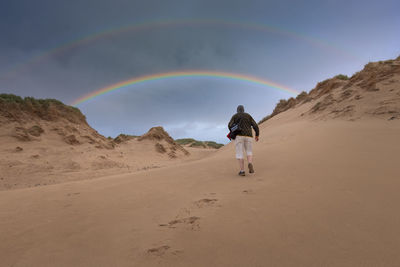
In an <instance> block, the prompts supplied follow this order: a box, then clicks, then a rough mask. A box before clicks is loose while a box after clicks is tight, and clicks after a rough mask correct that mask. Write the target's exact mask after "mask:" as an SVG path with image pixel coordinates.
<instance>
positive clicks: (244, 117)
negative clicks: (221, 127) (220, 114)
mask: <svg viewBox="0 0 400 267" xmlns="http://www.w3.org/2000/svg"><path fill="white" fill-rule="evenodd" d="M236 123H239V127H240V129H241V130H240V132H239V133H238V134H237V135H241V136H250V137H253V132H252V130H251V127H253V129H254V131H255V132H256V136H259V134H260V130H259V129H258V125H257V123H256V122H255V121H254V119H253V118H252V117H251V116H250V114H248V113H245V112H238V113H236V114H235V115H233V116H232V119H231V120H230V122H229V124H228V128H229V129H230V128H231V127H232V125H234V124H236Z"/></svg>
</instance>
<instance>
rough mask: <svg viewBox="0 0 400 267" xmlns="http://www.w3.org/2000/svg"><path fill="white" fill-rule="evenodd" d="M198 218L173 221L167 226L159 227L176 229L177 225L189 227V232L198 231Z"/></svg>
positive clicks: (192, 217)
mask: <svg viewBox="0 0 400 267" xmlns="http://www.w3.org/2000/svg"><path fill="white" fill-rule="evenodd" d="M199 220H200V217H197V216H191V217H186V218H182V219H175V220H172V221H170V222H169V223H168V224H159V226H168V227H169V228H177V227H178V226H179V225H185V226H189V227H190V229H191V230H197V229H200V224H199Z"/></svg>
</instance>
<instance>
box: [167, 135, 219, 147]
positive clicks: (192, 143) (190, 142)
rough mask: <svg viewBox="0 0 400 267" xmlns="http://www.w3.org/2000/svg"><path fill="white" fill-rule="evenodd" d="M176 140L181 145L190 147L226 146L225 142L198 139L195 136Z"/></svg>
mask: <svg viewBox="0 0 400 267" xmlns="http://www.w3.org/2000/svg"><path fill="white" fill-rule="evenodd" d="M175 142H176V143H178V144H180V145H188V146H190V147H203V148H215V149H219V148H221V147H223V146H224V145H223V144H218V143H216V142H214V141H198V140H195V139H193V138H182V139H176V140H175Z"/></svg>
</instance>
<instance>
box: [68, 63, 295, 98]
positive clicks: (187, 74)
mask: <svg viewBox="0 0 400 267" xmlns="http://www.w3.org/2000/svg"><path fill="white" fill-rule="evenodd" d="M177 77H181V78H193V77H205V78H221V79H230V80H237V81H244V82H249V83H253V84H258V85H262V86H266V87H270V88H274V89H278V90H280V91H283V92H287V93H289V94H291V95H294V96H295V95H297V94H299V92H298V91H296V90H294V89H291V88H289V87H287V86H285V85H282V84H278V83H275V82H272V81H269V80H265V79H260V78H257V77H254V76H250V75H244V74H238V73H230V72H219V71H202V70H197V71H196V70H195V71H175V72H164V73H158V74H151V75H145V76H140V77H135V78H132V79H129V80H125V81H121V82H118V83H115V84H112V85H109V86H107V87H104V88H101V89H98V90H95V91H93V92H91V93H89V94H86V95H83V96H81V97H79V98H77V99H76V100H75V101H73V102H72V103H71V105H72V106H77V105H79V104H82V103H84V102H86V101H88V100H90V99H93V98H95V97H97V96H101V95H104V94H107V93H110V92H113V91H115V90H117V89H120V88H124V87H128V86H132V85H135V84H139V83H145V82H150V81H156V80H163V79H169V78H177Z"/></svg>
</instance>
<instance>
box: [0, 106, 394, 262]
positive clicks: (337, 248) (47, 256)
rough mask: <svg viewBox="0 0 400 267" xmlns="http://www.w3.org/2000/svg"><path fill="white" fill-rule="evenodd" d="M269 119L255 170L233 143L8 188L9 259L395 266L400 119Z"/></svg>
mask: <svg viewBox="0 0 400 267" xmlns="http://www.w3.org/2000/svg"><path fill="white" fill-rule="evenodd" d="M294 113H296V114H297V115H298V114H299V113H298V111H296V112H295V111H293V113H291V111H289V112H286V113H285V114H281V115H278V116H276V118H273V119H271V120H270V121H267V122H266V123H264V124H262V125H261V140H260V142H258V143H257V144H256V145H255V146H254V153H255V159H254V160H255V163H254V165H255V170H256V173H255V174H254V175H248V174H247V176H246V177H239V176H237V171H238V170H237V163H236V160H235V159H234V148H233V146H232V145H228V146H226V147H224V148H222V149H220V151H218V152H217V153H214V154H212V155H211V156H208V157H205V158H203V159H200V160H197V161H192V162H186V163H182V164H178V165H175V166H167V167H165V168H159V169H151V170H143V171H138V172H136V173H131V174H122V175H115V176H112V177H105V178H98V179H95V180H84V181H78V182H71V183H64V184H58V185H51V186H46V187H37V188H26V189H19V190H12V191H2V192H0V211H1V213H0V237H1V240H2V242H1V243H0V258H1V259H2V265H4V266H398V265H400V255H399V254H398V249H399V248H400V228H399V227H398V225H399V223H400V215H399V213H398V211H397V209H398V208H397V203H399V201H400V195H399V194H398V188H399V186H400V180H399V179H398V178H399V173H400V166H399V164H398V155H399V154H400V146H399V145H398V144H399V142H398V136H399V132H400V123H399V120H394V121H384V120H375V119H365V120H358V121H344V120H328V121H315V120H314V121H312V120H307V119H303V120H301V121H293V120H291V119H290V117H291V116H294V115H293V114H294Z"/></svg>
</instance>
